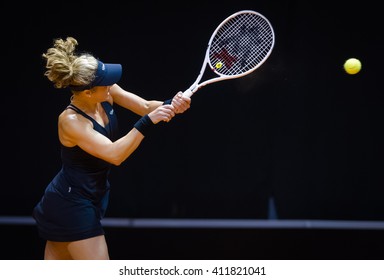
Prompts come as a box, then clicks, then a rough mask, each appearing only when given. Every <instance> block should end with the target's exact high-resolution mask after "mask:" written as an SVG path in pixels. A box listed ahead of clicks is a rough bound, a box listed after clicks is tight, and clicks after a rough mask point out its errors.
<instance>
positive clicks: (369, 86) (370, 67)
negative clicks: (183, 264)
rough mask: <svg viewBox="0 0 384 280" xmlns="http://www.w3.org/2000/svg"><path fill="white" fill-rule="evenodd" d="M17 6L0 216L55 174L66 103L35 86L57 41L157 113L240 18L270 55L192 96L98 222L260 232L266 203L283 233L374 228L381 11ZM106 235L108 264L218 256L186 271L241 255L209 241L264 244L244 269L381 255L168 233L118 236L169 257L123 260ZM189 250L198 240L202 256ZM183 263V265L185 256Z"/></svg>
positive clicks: (32, 196)
mask: <svg viewBox="0 0 384 280" xmlns="http://www.w3.org/2000/svg"><path fill="white" fill-rule="evenodd" d="M334 2H335V1H334ZM28 5H30V6H28V7H25V6H24V7H18V5H17V4H16V3H14V4H12V3H7V2H3V4H1V9H2V12H3V14H9V15H10V18H11V20H7V21H5V18H2V19H1V21H2V26H3V31H2V33H3V39H2V46H3V58H2V68H3V71H2V72H3V74H2V91H3V93H2V94H3V98H2V99H1V102H2V104H3V105H2V110H1V118H2V126H3V127H2V130H3V133H2V137H1V143H0V144H1V147H2V149H3V168H2V171H1V172H2V178H3V180H2V181H3V183H2V184H1V185H2V203H1V205H0V215H2V216H30V215H31V212H32V208H33V207H34V205H35V204H36V203H37V201H38V200H39V199H40V197H41V195H42V193H43V191H44V188H45V186H46V185H47V184H48V183H49V181H50V180H51V178H52V177H53V176H54V175H55V174H56V172H57V171H58V170H59V169H60V166H61V162H60V151H59V143H58V138H57V117H58V115H59V113H60V112H61V111H62V110H63V109H64V108H65V107H66V105H67V104H68V103H69V97H70V93H69V91H67V90H57V89H54V88H53V86H52V84H51V83H50V82H49V81H48V80H47V79H46V77H44V75H43V73H44V71H45V68H44V62H43V60H42V58H41V54H42V53H43V52H45V51H46V49H47V48H49V47H51V45H52V42H53V39H54V38H58V37H62V38H65V37H67V36H73V37H75V38H76V39H77V40H78V42H79V46H78V50H84V51H89V52H92V53H93V54H94V55H95V56H96V57H99V58H100V59H101V60H102V61H104V62H107V63H121V64H122V65H123V71H124V74H123V78H122V79H121V82H120V85H121V86H122V87H123V88H125V89H126V90H129V91H132V92H134V93H137V94H138V95H140V96H142V97H144V98H147V99H158V100H165V99H168V98H171V97H172V96H173V95H174V94H175V93H176V92H177V91H180V90H181V91H184V90H186V89H187V88H188V87H189V86H190V85H191V84H192V82H194V80H195V78H196V77H197V74H198V72H199V71H200V68H201V64H202V62H203V56H204V53H205V49H206V46H207V43H208V40H209V38H210V36H211V34H212V32H213V31H214V29H215V28H216V27H217V25H218V24H219V23H220V22H221V21H222V20H223V19H224V18H226V17H227V16H229V15H231V14H232V13H234V12H237V11H239V10H245V9H249V10H255V11H257V12H260V13H261V14H263V15H264V16H266V17H267V18H268V19H269V21H270V22H271V23H272V25H273V28H274V31H275V36H276V42H275V47H274V50H273V52H272V54H271V56H270V57H269V59H268V60H267V61H266V62H265V63H264V64H263V65H262V66H261V68H259V69H257V70H256V71H255V72H253V73H252V74H251V75H248V76H246V77H243V78H240V79H237V80H229V81H224V82H220V83H216V84H212V85H209V86H206V87H205V88H202V89H201V90H199V91H198V92H197V93H196V94H195V95H194V96H193V97H192V105H191V109H190V110H189V111H187V112H186V113H185V114H183V115H178V116H177V117H176V118H174V119H173V120H172V122H171V123H168V124H159V125H157V127H156V128H155V130H154V131H153V132H152V134H151V135H150V136H148V137H146V138H145V139H144V141H143V143H142V144H141V146H140V147H139V148H138V149H137V150H136V151H135V152H134V154H133V155H132V156H131V157H130V158H128V159H127V160H126V161H125V162H124V163H123V164H122V165H121V166H120V167H115V168H113V170H112V174H111V177H110V181H111V183H112V193H111V200H110V205H109V208H108V212H107V217H122V218H126V217H129V218H167V219H168V218H172V219H178V218H180V219H189V218H199V219H206V218H209V219H267V218H268V214H269V207H268V202H269V201H270V199H273V201H274V204H275V207H276V212H277V218H278V219H281V220H352V221H383V220H384V196H383V195H384V190H383V179H382V170H383V161H382V158H383V155H384V151H383V148H382V143H383V140H384V139H383V136H382V132H381V124H382V121H383V119H384V116H383V110H382V108H383V90H382V87H381V84H380V85H379V79H382V77H381V76H382V69H381V64H382V60H383V59H382V57H381V51H382V49H383V38H382V24H381V20H380V19H381V14H380V9H379V8H378V4H375V5H373V4H370V3H369V1H364V2H357V3H355V4H353V3H352V2H345V4H344V3H342V2H338V3H337V6H335V5H336V2H335V3H332V2H328V3H327V2H324V1H316V2H312V1H301V0H300V1H283V0H279V1H244V0H237V1H229V2H226V3H224V2H221V1H209V2H208V1H207V2H205V3H196V2H195V1H179V2H177V3H173V4H171V3H167V2H163V1H162V2H157V1H130V2H127V3H125V2H121V3H114V2H108V3H104V4H103V5H101V6H100V5H97V4H96V3H82V2H78V3H76V4H69V3H68V4H67V3H55V4H52V5H51V4H50V5H42V4H39V3H33V4H32V3H31V4H28ZM32 5H34V6H32ZM30 9H31V10H32V9H33V10H34V11H35V12H31V11H29V10H30ZM350 57H356V58H358V59H360V60H361V62H362V65H363V67H362V70H361V72H360V73H358V74H356V75H348V74H346V73H345V72H344V70H343V63H344V61H345V60H346V59H348V58H350ZM116 110H117V114H118V116H119V123H120V127H121V132H122V134H124V133H127V132H128V131H129V130H130V129H131V128H132V126H133V124H134V123H135V122H136V120H137V119H138V116H136V115H134V114H132V113H130V112H127V111H124V110H122V109H121V108H119V107H116ZM5 228H6V229H7V230H11V232H7V233H6V235H4V236H6V237H8V236H13V237H16V236H18V235H17V234H15V232H19V230H20V229H19V228H16V229H15V228H14V227H11V228H10V227H8V226H6V227H4V229H5ZM28 229H29V230H30V231H31V233H30V234H29V235H31V236H32V239H33V241H30V240H28V239H26V236H21V237H17V238H15V239H17V240H19V239H23V240H24V241H25V242H26V244H30V243H35V244H34V246H36V251H37V254H34V252H35V251H34V250H32V251H33V253H31V255H25V256H24V258H27V259H28V258H41V244H40V243H39V242H40V241H37V240H38V239H37V236H36V231H35V228H32V229H31V228H29V227H28ZM12 230H14V231H12ZM121 230H123V229H121ZM107 231H110V235H109V236H111V241H110V242H111V245H110V246H111V247H112V248H111V251H112V252H114V255H112V257H113V256H115V258H151V257H153V258H161V256H163V257H170V258H172V257H174V256H176V255H178V254H179V255H180V250H179V249H176V248H180V246H181V247H182V246H186V245H185V244H189V245H188V246H190V247H191V248H189V250H190V252H191V250H192V249H193V246H192V245H191V244H195V243H196V244H202V243H207V244H211V246H212V247H214V248H211V249H212V250H213V251H214V252H217V254H209V253H207V252H205V253H203V251H204V249H202V248H199V247H197V248H199V249H196V251H195V252H194V254H193V253H191V255H190V257H192V258H198V259H200V258H204V256H206V257H208V258H210V257H212V258H220V256H222V257H224V258H226V257H228V258H231V256H233V257H234V258H239V257H240V258H241V256H243V257H244V256H245V255H244V254H245V252H246V251H247V250H245V249H244V248H243V247H247V246H245V245H244V246H238V245H236V246H235V245H234V246H233V248H235V247H236V248H237V249H236V250H238V251H236V252H238V254H235V255H231V252H233V250H228V251H227V252H228V255H225V254H223V252H221V251H220V250H218V251H217V250H216V249H217V248H218V247H220V246H221V245H220V243H215V242H213V243H212V242H211V241H212V240H216V242H218V241H217V239H215V237H216V236H217V234H222V242H223V243H225V244H228V243H231V242H234V240H237V241H238V242H239V240H248V241H249V240H252V242H251V244H253V246H256V244H260V243H258V242H257V241H255V240H261V241H263V240H264V241H266V243H265V244H269V245H271V244H275V247H273V245H271V246H272V247H271V248H273V252H274V253H275V254H274V255H270V254H269V253H266V252H267V251H268V248H269V247H268V246H269V245H268V246H267V245H265V247H263V249H264V250H261V251H260V253H259V254H256V255H252V258H261V259H263V258H306V257H309V258H317V257H324V258H328V257H329V258H332V257H340V258H348V257H354V258H359V256H361V257H362V258H373V257H377V256H376V253H377V252H376V251H375V250H379V248H378V247H377V245H375V246H374V248H375V250H374V251H369V249H368V248H367V249H366V251H365V253H364V254H362V255H351V252H352V251H349V250H347V251H345V248H347V247H350V246H349V245H350V244H355V245H356V244H357V243H356V242H357V241H358V240H361V238H358V237H361V236H363V234H366V235H367V236H366V237H367V238H366V239H370V240H371V242H373V241H372V240H375V239H374V237H373V236H370V235H369V233H370V232H368V233H367V232H365V231H364V233H363V234H362V233H361V232H360V233H354V232H353V233H352V232H348V235H347V236H348V237H346V234H347V233H346V232H345V231H342V233H341V234H340V233H338V232H336V231H334V232H333V233H329V232H326V233H324V232H323V231H316V232H311V233H308V232H307V231H305V232H297V231H294V233H293V234H292V232H291V231H290V232H286V231H283V230H281V231H278V233H276V232H275V231H273V230H268V231H267V233H268V234H266V233H265V231H261V232H260V231H257V232H256V233H254V232H253V231H251V233H247V236H246V237H244V235H243V231H240V230H238V231H234V232H232V233H233V234H230V233H228V232H224V231H219V233H216V232H214V233H212V230H211V231H209V233H207V234H206V235H204V234H205V233H206V232H204V231H203V230H202V231H199V232H194V231H193V230H189V231H187V232H186V233H185V232H184V233H183V234H180V232H179V231H178V230H177V229H175V231H170V232H166V233H159V232H158V231H155V232H153V231H150V230H142V231H143V232H140V234H138V233H137V232H136V231H137V230H136V231H135V230H131V231H130V232H129V233H125V234H126V236H127V237H129V240H128V241H126V242H128V243H129V245H127V246H132V244H131V243H135V242H136V241H135V240H139V241H140V242H139V243H140V244H141V245H140V246H144V245H143V244H147V245H148V244H151V245H148V246H153V244H154V243H156V242H157V241H152V242H148V240H150V239H151V238H153V236H166V237H164V238H165V239H161V240H162V241H160V243H156V244H157V245H156V246H155V247H161V245H159V244H166V245H164V247H167V248H168V249H167V252H168V253H167V254H166V253H163V254H162V255H161V254H159V253H154V252H153V251H152V250H149V251H150V252H148V254H145V253H144V254H143V253H139V252H140V249H138V247H137V251H135V250H134V249H133V248H132V247H131V249H132V250H131V251H130V252H131V253H127V251H129V250H126V249H124V250H121V251H119V249H118V248H120V247H119V245H118V243H119V242H120V241H119V242H117V241H116V240H119V238H118V237H117V236H121V235H120V234H119V230H118V229H107ZM270 231H272V234H270ZM3 232H4V231H3ZM23 232H27V231H23ZM202 232H203V233H204V234H203V233H202ZM3 234H5V233H3ZM211 234H212V236H211ZM252 234H255V235H252ZM372 234H374V236H377V235H378V233H377V231H375V233H372ZM123 235H124V234H123ZM138 236H140V238H138ZM151 236H152V237H151ZM196 236H205V237H204V238H205V239H204V240H205V241H203V242H201V239H199V237H196ZM279 236H280V237H279ZM281 236H284V237H285V238H281ZM147 237H148V238H147ZM355 237H356V239H355ZM166 238H169V240H172V242H171V241H169V240H168V239H166ZM177 238H179V239H177ZM201 238H203V237H201ZM290 238H291V239H290ZM292 238H295V239H294V240H296V242H297V244H301V245H302V246H303V247H300V248H302V251H300V250H299V251H296V254H294V253H293V252H292V250H288V252H291V254H288V253H287V250H284V249H281V250H280V249H278V248H284V246H288V245H282V244H291V245H292ZM330 238H333V239H331V241H329V240H330ZM339 238H340V239H339ZM343 238H347V239H348V240H350V242H347V243H345V244H346V245H345V248H343V249H344V253H340V250H338V252H339V253H336V250H335V251H332V250H329V249H325V248H328V247H323V249H322V250H321V251H320V252H318V254H317V253H316V250H319V248H320V247H321V246H324V245H325V244H333V245H332V246H331V247H332V248H334V247H335V246H334V244H340V243H341V244H343V242H344V239H343ZM366 239H365V240H366ZM165 240H168V241H165ZM248 241H247V242H248ZM301 241H302V242H301ZM161 242H163V243H161ZM169 242H171V244H172V245H170V243H169ZM275 242H277V243H275ZM293 243H295V242H293ZM315 243H316V244H318V245H316V246H315V245H314V244H315ZM120 244H121V242H120ZM182 244H184V245H182ZM215 244H216V245H215ZM276 244H280V245H276ZM305 244H307V245H305ZM308 244H311V245H310V246H308ZM359 244H360V243H359ZM361 244H362V243H361ZM26 246H28V245H26ZM215 246H216V247H215ZM258 246H259V245H258ZM305 246H306V249H305V250H304V249H303V248H304V247H305ZM251 247H252V246H251ZM251 247H249V248H251ZM277 247H278V248H277ZM308 247H309V248H312V249H313V250H312V249H308ZM361 247H364V246H363V245H361ZM221 248H222V247H221ZM241 248H243V249H244V250H242V249H241ZM252 248H253V247H252ZM298 248H299V247H295V249H296V250H298ZM369 248H372V247H369ZM158 249H159V250H160V248H158ZM308 250H312V251H311V252H308ZM350 250H352V249H350ZM252 251H254V250H253V249H252ZM341 251H342V250H341ZM123 252H124V253H123ZM135 252H137V253H135ZM242 252H244V253H242ZM279 252H280V253H279ZM283 252H284V253H283ZM297 252H302V253H301V254H300V253H297ZM353 252H354V251H353ZM127 254H128V255H127ZM8 256H9V255H8ZM11 256H12V255H11ZM183 256H184V258H188V254H187V253H185V254H181V257H183ZM3 258H7V255H6V254H4V257H3ZM11 258H18V257H17V256H16V255H15V256H14V257H11Z"/></svg>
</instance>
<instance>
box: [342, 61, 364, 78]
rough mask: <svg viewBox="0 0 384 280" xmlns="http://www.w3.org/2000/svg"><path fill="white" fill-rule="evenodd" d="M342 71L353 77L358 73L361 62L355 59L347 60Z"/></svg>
mask: <svg viewBox="0 0 384 280" xmlns="http://www.w3.org/2000/svg"><path fill="white" fill-rule="evenodd" d="M344 70H345V72H347V73H348V74H351V75H354V74H357V73H359V72H360V70H361V62H360V60H358V59H357V58H349V59H347V60H346V61H345V63H344Z"/></svg>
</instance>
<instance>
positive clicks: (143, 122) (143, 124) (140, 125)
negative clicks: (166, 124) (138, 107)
mask: <svg viewBox="0 0 384 280" xmlns="http://www.w3.org/2000/svg"><path fill="white" fill-rule="evenodd" d="M153 125H154V123H153V122H152V120H151V118H150V117H148V115H145V116H143V117H141V118H140V119H139V120H138V121H137V122H136V123H135V125H134V127H135V128H136V129H137V130H138V131H140V133H141V134H143V135H144V136H145V135H147V134H148V133H149V131H150V130H151V128H152V127H153Z"/></svg>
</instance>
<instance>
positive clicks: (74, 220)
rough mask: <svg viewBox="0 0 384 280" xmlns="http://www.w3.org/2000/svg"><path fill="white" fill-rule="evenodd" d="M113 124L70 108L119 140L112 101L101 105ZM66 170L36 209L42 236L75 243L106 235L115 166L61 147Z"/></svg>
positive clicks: (74, 148)
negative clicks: (103, 220) (101, 123)
mask: <svg viewBox="0 0 384 280" xmlns="http://www.w3.org/2000/svg"><path fill="white" fill-rule="evenodd" d="M101 105H102V106H103V108H104V110H105V112H106V114H107V115H108V119H109V122H108V124H107V125H106V126H105V127H103V126H101V125H100V124H99V123H97V122H96V121H95V120H94V119H93V118H91V117H90V116H88V115H87V114H85V113H84V112H83V111H81V110H80V109H78V108H77V107H75V106H74V105H72V104H70V105H69V106H68V107H67V110H68V109H72V110H74V111H76V112H77V113H78V114H81V115H83V116H84V117H85V118H87V119H89V120H91V121H92V123H93V129H94V130H96V131H98V132H99V133H101V134H103V135H105V136H107V137H108V138H109V139H111V140H112V141H114V140H116V138H117V133H118V127H117V118H116V114H115V113H114V111H113V107H112V105H111V104H110V103H109V102H103V103H101ZM61 159H62V168H61V170H60V171H59V172H58V173H57V175H56V176H55V177H54V178H53V180H52V181H51V182H50V183H49V184H48V186H47V187H46V189H45V192H44V195H43V197H42V198H41V200H40V201H39V202H38V204H37V205H36V206H35V208H34V209H33V217H34V219H35V221H36V224H37V228H38V232H39V236H40V237H42V238H43V239H46V240H50V241H75V240H81V239H86V238H90V237H94V236H98V235H102V234H104V230H103V228H102V225H101V219H102V218H103V217H104V214H105V211H106V209H107V206H108V200H109V190H110V184H109V181H108V175H109V173H110V169H111V166H112V165H111V164H110V163H108V162H106V161H104V160H101V159H99V158H96V157H94V156H92V155H90V154H88V153H86V152H85V151H83V150H82V149H80V148H79V147H78V146H74V147H65V146H63V145H61Z"/></svg>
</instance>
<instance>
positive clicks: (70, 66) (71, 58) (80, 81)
mask: <svg viewBox="0 0 384 280" xmlns="http://www.w3.org/2000/svg"><path fill="white" fill-rule="evenodd" d="M77 45H78V43H77V40H76V39H75V38H73V37H67V38H66V40H63V39H60V38H59V39H55V40H54V45H53V47H51V48H49V49H48V50H47V52H46V53H43V55H42V56H43V58H45V59H46V68H47V70H46V71H45V73H44V75H45V76H46V77H47V78H48V79H49V80H50V81H51V82H53V84H54V87H56V88H66V87H68V86H71V85H72V86H82V85H88V84H90V83H91V82H92V81H93V79H94V78H95V72H96V70H97V65H98V64H97V59H96V58H95V57H94V56H93V55H91V54H89V53H83V54H79V55H77V54H76V53H75V49H76V46H77Z"/></svg>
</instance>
